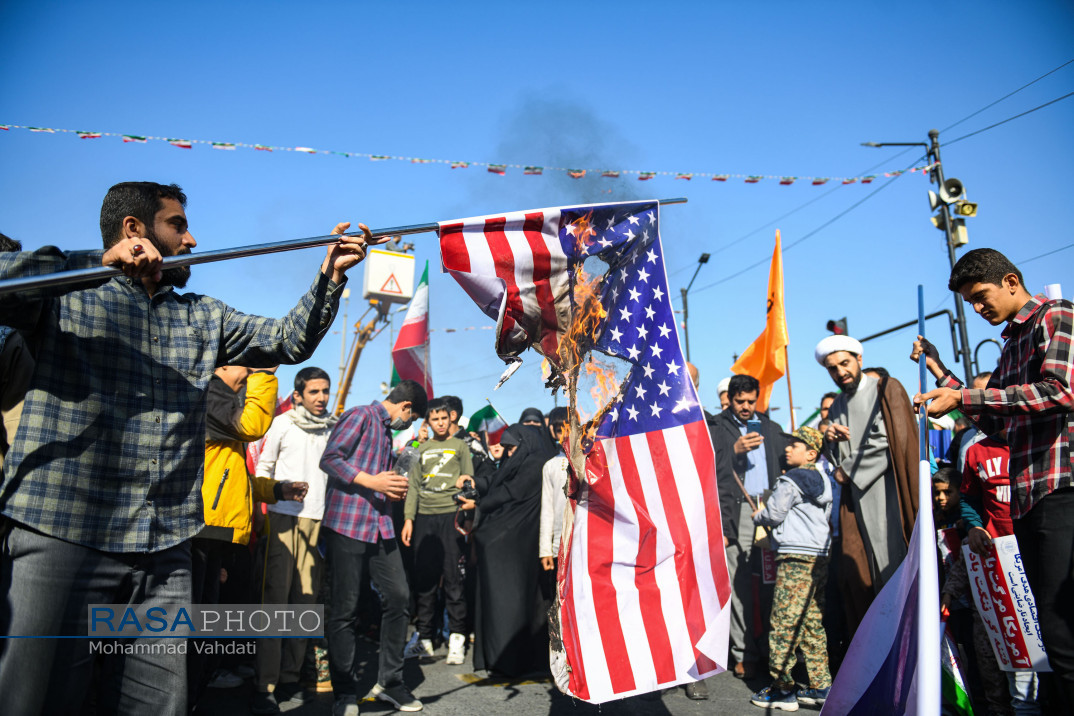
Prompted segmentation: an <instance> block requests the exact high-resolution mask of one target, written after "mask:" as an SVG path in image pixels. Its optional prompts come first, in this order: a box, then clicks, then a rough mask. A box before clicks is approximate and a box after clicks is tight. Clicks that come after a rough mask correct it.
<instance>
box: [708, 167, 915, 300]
mask: <svg viewBox="0 0 1074 716" xmlns="http://www.w3.org/2000/svg"><path fill="white" fill-rule="evenodd" d="M921 159H922V157H918V158H917V159H914V161H913V162H911V163H910V164H908V165H907V166H906V169H904V170H903V171H902V172H900V173H899V174H898V175H896V176H895V177H894V178H892V180H891V181H888V182H885V183H883V184H881V185H880V186H878V187H877V188H876V189H873V190H872V191H871V192H869V193H868V194H866V195H865V196H863V197H862V198H861V199H859V200H857V201H856V202H854V203H853V204H851V205H850V206H848V207H847V208H846V209H843V210H842V211H840V212H839V213H838V214H836V215H835V216H833V217H832V218H830V219H828V220H827V221H825V222H824V223H823V224H821V225H820V226H818V227H817V228H815V229H813V230H812V231H810V232H808V233H806V234H804V235H803V236H802V237H801V238H798V239H796V240H794V241H792V242H791V243H789V244H787V245H786V246H784V247H783V252H784V253H786V252H787V251H790V250H791V249H792V248H794V247H795V246H797V245H799V244H801V243H802V242H803V241H806V240H808V239H810V238H812V237H813V236H815V235H816V234H818V233H820V232H821V231H822V230H824V229H826V228H827V227H829V226H831V225H832V224H834V223H835V222H836V221H838V220H839V219H841V218H843V217H844V216H846V215H847V214H849V213H850V212H851V211H853V210H854V209H857V208H858V207H859V206H861V205H862V204H864V203H865V202H867V201H868V200H869V199H872V198H873V197H874V196H876V195H877V194H879V193H880V192H882V191H884V189H887V188H888V187H889V186H891V185H892V184H894V183H895V182H896V181H897V180H898V179H900V178H901V177H903V176H904V175H905V172H906V171H907V170H909V169H911V168H913V166H914V165H915V164H917V162H919V161H920V160H921ZM771 258H772V257H771V256H765V257H763V258H761V259H760V260H758V261H756V262H754V263H752V264H750V265H749V266H746V267H744V268H740V269H738V270H737V271H735V272H734V273H732V274H728V275H727V276H725V277H723V278H721V279H719V280H717V281H713V282H712V283H709V284H706V285H704V286H701V287H700V288H696V289H694V292H695V293H700V292H701V291H706V290H708V289H710V288H715V287H716V286H719V285H720V284H722V283H723V282H724V281H727V280H728V279H731V278H734V277H736V276H739V275H741V274H743V273H745V272H746V271H749V270H750V269H754V268H757V267H758V266H761V265H763V264H765V263H768V262H769V261H770V260H771Z"/></svg>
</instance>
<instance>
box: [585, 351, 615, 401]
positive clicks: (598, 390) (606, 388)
mask: <svg viewBox="0 0 1074 716" xmlns="http://www.w3.org/2000/svg"><path fill="white" fill-rule="evenodd" d="M585 372H586V375H587V376H590V377H592V378H593V380H594V384H593V387H592V388H590V389H589V395H590V396H591V397H592V398H593V403H594V404H595V405H596V406H597V411H598V412H602V410H603V408H604V407H605V406H606V405H607V404H608V403H609V402H611V400H612V399H613V398H615V397H616V396H618V395H619V381H618V380H617V379H616V377H615V368H614V367H612V366H611V365H609V364H608V363H606V362H604V361H601V360H598V359H596V358H593V356H592V355H590V356H589V360H587V361H586V363H585Z"/></svg>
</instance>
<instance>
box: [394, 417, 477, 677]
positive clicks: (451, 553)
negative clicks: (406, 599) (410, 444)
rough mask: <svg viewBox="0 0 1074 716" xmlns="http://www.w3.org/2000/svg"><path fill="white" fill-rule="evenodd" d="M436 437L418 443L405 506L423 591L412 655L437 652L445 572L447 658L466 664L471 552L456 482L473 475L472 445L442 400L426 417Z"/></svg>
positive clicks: (408, 540) (407, 539)
mask: <svg viewBox="0 0 1074 716" xmlns="http://www.w3.org/2000/svg"><path fill="white" fill-rule="evenodd" d="M426 421H427V424H428V425H429V427H430V428H431V431H432V438H431V439H430V440H426V441H425V442H423V443H422V444H421V447H419V448H418V451H419V455H420V460H419V462H418V464H417V465H415V466H414V468H413V469H412V470H411V471H410V488H409V490H408V491H407V495H406V503H405V505H404V508H403V516H404V518H405V522H404V523H403V530H402V533H401V534H400V538H401V539H402V542H403V544H404V545H406V546H407V547H409V546H411V544H413V546H414V591H415V592H417V595H418V619H417V627H418V633H417V640H416V641H413V642H411V644H410V646H408V647H407V651H406V656H407V658H414V657H419V656H432V655H433V637H434V636H435V635H436V633H437V624H436V623H437V618H436V617H437V610H436V602H437V591H438V589H439V586H440V580H441V577H443V584H444V601H445V602H446V605H447V613H448V628H449V630H450V632H451V635H450V637H449V638H448V655H447V660H446V661H445V663H447V664H461V663H463V661H464V658H465V655H466V598H465V585H464V583H463V576H462V574H460V573H459V559H460V558H461V557H462V556H463V555H465V554H467V548H466V540H465V538H464V537H463V535H462V534H460V533H459V532H458V531H457V530H456V529H455V512H456V507H457V504H456V501H455V495H456V494H457V493H458V492H459V488H458V487H457V486H456V485H457V484H461V483H462V482H463V481H464V480H470V481H472V480H473V475H474V467H473V462H472V460H471V457H470V448H469V447H467V445H466V443H464V442H463V441H462V440H460V439H459V438H456V437H452V436H453V435H454V434H455V432H456V431H457V430H458V426H457V425H452V423H451V415H450V412H449V409H448V406H447V404H446V403H445V402H444V401H443V399H439V400H432V401H430V402H429V412H428V416H427V418H426Z"/></svg>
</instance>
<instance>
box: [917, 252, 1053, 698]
mask: <svg viewBox="0 0 1074 716" xmlns="http://www.w3.org/2000/svg"><path fill="white" fill-rule="evenodd" d="M948 287H949V288H950V289H951V290H952V291H957V292H958V293H960V294H961V295H962V297H963V298H964V299H965V300H966V302H967V303H970V304H971V305H972V306H973V310H974V311H976V312H977V313H978V314H980V315H981V317H982V318H984V319H985V320H986V321H988V322H989V323H990V324H992V325H993V326H999V325H1002V324H1004V323H1006V324H1007V325H1006V326H1005V327H1004V329H1003V334H1002V335H1003V338H1004V340H1005V343H1004V345H1003V353H1002V354H1001V355H1000V359H999V365H998V366H997V367H996V370H995V372H994V373H993V374H992V377H991V379H990V380H989V381H988V385H987V387H985V388H983V389H972V388H966V387H964V386H963V385H962V383H961V382H960V381H959V380H958V379H957V378H955V376H954V375H952V374H951V372H950V371H949V370H948V369H947V367H946V366H944V364H943V362H942V361H940V358H939V355H938V353H937V351H936V348H935V346H933V345H932V344H931V343H929V342H928V341H926V340H925V339H923V338H922V337H921V336H918V340H917V341H915V343H914V350H913V353H912V354H911V358H912V359H914V360H916V359H917V358H918V357H919V356H920V355H921V353H922V352H924V353H925V356H926V365H927V366H928V369H929V371H931V372H932V374H933V375H934V376H935V377H936V382H937V385H939V386H940V387H939V388H937V389H936V390H932V391H929V392H928V393H925V394H923V395H916V396H914V403H915V404H916V405H922V404H924V403H925V402H926V401H931V402H930V403H929V405H928V413H929V415H933V416H936V415H943V414H945V413H947V412H948V411H950V410H952V409H953V408H958V409H959V410H961V411H962V412H963V413H965V414H966V415H968V416H969V417H970V418H971V419H973V420H974V421H975V422H976V423H977V425H978V427H979V428H980V429H981V431H982V432H984V433H986V434H989V435H996V434H998V433H999V432H1000V431H1002V430H1003V429H1004V428H1006V430H1007V443H1008V445H1009V446H1010V451H1011V455H1010V478H1011V492H1012V494H1011V517H1012V518H1013V524H1014V534H1015V535H1016V536H1017V538H1018V545H1019V548H1020V549H1021V552H1022V559H1023V562H1024V564H1025V568H1026V576H1027V577H1028V579H1029V584H1030V586H1031V587H1032V589H1033V595H1034V597H1035V599H1036V602H1037V615H1038V619H1039V622H1040V628H1041V635H1042V636H1043V638H1044V645H1045V648H1046V649H1047V651H1048V660H1049V663H1050V664H1051V667H1052V670H1053V672H1054V676H1055V679H1056V680H1057V682H1058V683H1057V684H1056V686H1057V687H1058V688H1059V689H1060V692H1059V693H1055V694H1053V696H1052V702H1053V703H1052V707H1053V709H1055V711H1054V713H1074V711H1072V709H1074V610H1071V609H1070V603H1069V600H1070V595H1071V594H1072V593H1074V474H1072V471H1071V454H1070V447H1071V442H1072V438H1074V420H1072V412H1074V392H1072V389H1071V384H1072V381H1074V361H1072V358H1071V351H1072V345H1074V304H1071V302H1070V301H1067V300H1064V299H1055V300H1049V299H1048V298H1047V297H1046V296H1043V295H1038V296H1033V295H1031V294H1030V293H1029V292H1028V291H1027V290H1026V288H1025V283H1024V281H1023V279H1022V274H1021V272H1020V271H1019V270H1018V269H1017V268H1016V267H1015V266H1014V264H1012V263H1011V262H1010V261H1009V260H1008V259H1007V257H1005V256H1004V255H1003V254H1001V253H999V252H998V251H995V250H994V249H974V250H973V251H970V252H968V253H967V254H966V255H965V256H963V257H962V258H961V259H959V261H958V263H956V264H955V266H954V268H953V269H951V280H950V281H949V283H948Z"/></svg>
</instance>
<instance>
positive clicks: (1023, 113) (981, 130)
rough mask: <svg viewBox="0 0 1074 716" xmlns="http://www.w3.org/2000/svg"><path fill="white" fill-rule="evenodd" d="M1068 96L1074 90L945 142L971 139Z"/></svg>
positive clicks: (948, 143)
mask: <svg viewBox="0 0 1074 716" xmlns="http://www.w3.org/2000/svg"><path fill="white" fill-rule="evenodd" d="M1067 97H1074V92H1067V93H1066V94H1065V95H1063V96H1062V97H1056V98H1055V99H1053V100H1052V101H1051V102H1045V103H1044V104H1041V105H1038V106H1036V107H1034V108H1033V109H1027V110H1026V111H1025V112H1020V113H1018V114H1016V115H1014V116H1013V117H1007V119H1004V120H1003V121H1001V122H996V123H995V124H990V125H988V126H987V127H982V128H981V129H978V130H977V131H976V132H970V133H969V134H963V135H962V136H961V137H957V138H955V139H950V140H948V141H946V142H944V145H945V146H948V147H949V146H951V145H952V144H954V143H955V142H961V141H962V140H963V139H969V138H970V137H973V136H975V135H978V134H980V133H982V132H987V131H988V130H990V129H995V128H996V127H998V126H1000V125H1003V124H1006V123H1007V122H1012V121H1014V120H1016V119H1018V118H1019V117H1024V116H1026V115H1027V114H1032V113H1033V112H1036V111H1037V110H1038V109H1044V108H1045V107H1048V106H1050V105H1053V104H1055V103H1056V102H1059V101H1061V100H1064V99H1066V98H1067Z"/></svg>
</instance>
